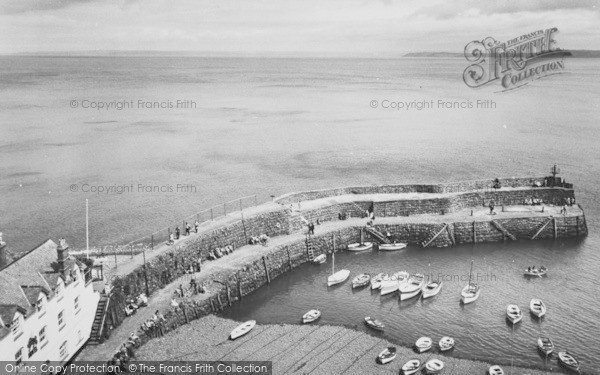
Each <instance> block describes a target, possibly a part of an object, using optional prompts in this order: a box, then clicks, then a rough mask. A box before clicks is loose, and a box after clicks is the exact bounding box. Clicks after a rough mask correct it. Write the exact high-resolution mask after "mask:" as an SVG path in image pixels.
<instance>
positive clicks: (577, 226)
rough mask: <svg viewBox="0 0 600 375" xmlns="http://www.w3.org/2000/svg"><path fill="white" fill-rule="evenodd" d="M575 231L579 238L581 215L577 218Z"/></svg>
mask: <svg viewBox="0 0 600 375" xmlns="http://www.w3.org/2000/svg"><path fill="white" fill-rule="evenodd" d="M575 219H576V220H575V231H576V232H577V236H579V215H577V216H575Z"/></svg>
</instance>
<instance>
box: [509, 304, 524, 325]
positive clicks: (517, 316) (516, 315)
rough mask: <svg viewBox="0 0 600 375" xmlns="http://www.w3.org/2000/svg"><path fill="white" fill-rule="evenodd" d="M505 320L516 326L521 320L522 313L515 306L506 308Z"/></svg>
mask: <svg viewBox="0 0 600 375" xmlns="http://www.w3.org/2000/svg"><path fill="white" fill-rule="evenodd" d="M506 318H507V319H508V321H509V322H511V323H512V324H517V323H519V322H520V321H521V319H523V313H522V312H521V309H520V308H519V306H517V305H508V306H506Z"/></svg>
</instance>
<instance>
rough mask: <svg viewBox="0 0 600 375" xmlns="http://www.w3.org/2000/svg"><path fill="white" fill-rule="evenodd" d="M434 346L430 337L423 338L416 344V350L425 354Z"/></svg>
mask: <svg viewBox="0 0 600 375" xmlns="http://www.w3.org/2000/svg"><path fill="white" fill-rule="evenodd" d="M432 345H433V341H432V340H431V338H430V337H421V338H419V339H418V340H417V342H416V343H415V348H416V349H417V351H418V352H419V353H423V352H426V351H428V350H429V349H431V346H432Z"/></svg>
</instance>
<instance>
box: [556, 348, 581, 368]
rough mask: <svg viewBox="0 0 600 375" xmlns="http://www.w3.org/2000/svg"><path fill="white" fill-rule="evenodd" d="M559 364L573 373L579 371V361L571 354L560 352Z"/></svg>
mask: <svg viewBox="0 0 600 375" xmlns="http://www.w3.org/2000/svg"><path fill="white" fill-rule="evenodd" d="M558 363H559V364H561V365H562V366H563V367H566V368H568V369H569V370H572V371H579V361H577V359H575V357H574V356H573V355H572V354H571V353H569V352H558Z"/></svg>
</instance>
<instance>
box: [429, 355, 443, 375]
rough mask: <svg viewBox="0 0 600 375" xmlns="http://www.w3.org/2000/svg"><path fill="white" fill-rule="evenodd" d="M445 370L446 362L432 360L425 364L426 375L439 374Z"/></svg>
mask: <svg viewBox="0 0 600 375" xmlns="http://www.w3.org/2000/svg"><path fill="white" fill-rule="evenodd" d="M443 369H444V362H442V361H440V360H439V359H432V360H430V361H429V362H427V363H426V364H425V373H426V374H439V373H440V372H441V371H442V370H443Z"/></svg>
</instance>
